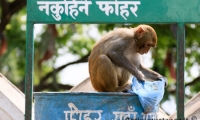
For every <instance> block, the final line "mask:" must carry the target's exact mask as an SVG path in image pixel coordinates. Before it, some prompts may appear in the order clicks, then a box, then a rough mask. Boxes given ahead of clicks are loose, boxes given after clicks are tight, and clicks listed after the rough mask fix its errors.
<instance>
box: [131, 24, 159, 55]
mask: <svg viewBox="0 0 200 120" xmlns="http://www.w3.org/2000/svg"><path fill="white" fill-rule="evenodd" d="M134 37H135V41H136V52H138V53H140V54H141V55H142V54H146V53H148V51H149V49H150V48H151V47H156V45H157V35H156V32H155V30H154V29H153V28H152V27H151V26H149V25H139V26H137V27H136V28H135V34H134Z"/></svg>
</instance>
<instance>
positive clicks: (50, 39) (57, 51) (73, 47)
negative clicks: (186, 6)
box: [0, 0, 200, 114]
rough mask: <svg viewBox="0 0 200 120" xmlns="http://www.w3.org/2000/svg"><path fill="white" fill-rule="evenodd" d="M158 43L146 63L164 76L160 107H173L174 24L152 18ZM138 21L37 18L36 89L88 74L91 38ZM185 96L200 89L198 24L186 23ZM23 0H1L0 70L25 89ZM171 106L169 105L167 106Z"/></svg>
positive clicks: (59, 87)
mask: <svg viewBox="0 0 200 120" xmlns="http://www.w3.org/2000/svg"><path fill="white" fill-rule="evenodd" d="M150 25H151V26H152V27H153V28H154V29H155V30H156V32H157V35H158V44H157V47H156V48H153V49H151V51H150V52H149V53H148V54H146V55H144V56H143V63H144V64H145V66H147V67H149V68H151V69H153V70H155V71H157V72H159V73H160V74H162V75H163V76H166V77H167V78H168V80H169V85H168V87H167V88H166V89H165V95H164V98H163V100H162V103H161V108H163V110H164V111H165V112H166V113H168V114H172V113H173V112H174V111H175V110H176V103H175V101H176V100H175V99H176V57H177V55H176V46H177V44H176V42H177V41H176V34H177V33H176V24H150ZM135 26H137V24H75V23H71V24H56V25H54V24H48V25H47V24H46V25H44V24H35V25H34V46H35V47H34V81H33V82H34V92H41V91H53V92H57V91H67V90H69V89H71V88H72V87H73V86H76V85H77V84H79V83H80V82H81V81H83V80H85V79H86V78H88V77H89V73H88V63H87V61H88V56H89V54H90V52H91V49H92V47H93V45H94V44H95V42H96V41H97V40H99V39H100V38H101V36H102V35H104V34H105V33H107V32H108V31H110V30H113V29H115V28H119V27H135ZM185 28H186V53H185V56H186V57H185V102H187V101H188V100H189V99H190V98H191V97H193V96H194V95H196V94H197V93H198V92H199V91H200V82H199V81H200V73H199V70H200V54H199V53H200V25H198V24H187V25H186V26H185ZM25 53H26V0H14V1H13V0H1V1H0V73H2V74H3V75H4V76H5V77H7V79H8V80H10V81H11V82H12V83H14V84H15V85H16V86H17V87H18V88H19V89H20V90H21V91H22V92H24V83H25V79H24V78H25V62H26V58H25V57H26V56H25ZM169 107H170V108H169Z"/></svg>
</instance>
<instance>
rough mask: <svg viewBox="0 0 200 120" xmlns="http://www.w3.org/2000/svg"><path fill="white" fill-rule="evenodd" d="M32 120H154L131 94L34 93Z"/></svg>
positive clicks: (154, 115) (152, 114)
mask: <svg viewBox="0 0 200 120" xmlns="http://www.w3.org/2000/svg"><path fill="white" fill-rule="evenodd" d="M34 106H35V110H34V111H35V120H135V119H156V118H157V117H156V113H149V114H144V113H143V108H142V106H141V104H140V102H139V100H138V96H137V95H135V94H130V93H113V92H112V93H110V92H107V93H101V92H100V93H99V92H94V93H83V92H69V93H34Z"/></svg>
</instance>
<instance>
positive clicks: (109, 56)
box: [88, 25, 163, 92]
mask: <svg viewBox="0 0 200 120" xmlns="http://www.w3.org/2000/svg"><path fill="white" fill-rule="evenodd" d="M156 45H157V34H156V32H155V30H154V29H153V28H152V27H151V26H149V25H138V26H137V27H134V28H117V29H115V30H113V31H110V32H108V33H107V34H105V35H104V36H103V37H102V38H101V39H100V40H99V41H97V42H96V44H95V45H94V47H93V49H92V51H91V53H90V56H89V60H88V63H89V75H90V79H91V83H92V86H93V87H94V89H95V90H96V91H98V92H124V91H127V90H129V89H131V86H130V84H129V83H128V80H129V77H130V75H131V74H132V75H133V76H135V77H136V78H137V79H138V80H141V81H145V79H151V80H153V81H156V80H159V79H160V78H162V77H163V76H162V75H160V74H159V73H157V72H155V71H153V70H151V69H149V68H146V67H144V65H142V63H141V55H143V54H146V53H148V51H149V50H150V48H151V47H156Z"/></svg>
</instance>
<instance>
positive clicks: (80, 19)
mask: <svg viewBox="0 0 200 120" xmlns="http://www.w3.org/2000/svg"><path fill="white" fill-rule="evenodd" d="M28 7H29V9H28V13H30V14H28V21H33V22H37V23H67V22H68V23H69V22H77V23H133V22H134V23H136V22H137V23H149V22H151V23H175V22H186V23H191V22H192V23H196V22H199V20H200V1H199V0H30V1H29V2H28Z"/></svg>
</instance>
